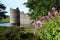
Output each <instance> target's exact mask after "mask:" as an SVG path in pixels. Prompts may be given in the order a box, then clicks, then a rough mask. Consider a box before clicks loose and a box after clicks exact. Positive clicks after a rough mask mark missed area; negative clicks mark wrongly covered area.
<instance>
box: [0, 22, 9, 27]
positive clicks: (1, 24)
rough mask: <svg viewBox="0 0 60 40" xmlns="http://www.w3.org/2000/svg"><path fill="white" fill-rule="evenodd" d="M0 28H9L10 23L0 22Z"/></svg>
mask: <svg viewBox="0 0 60 40" xmlns="http://www.w3.org/2000/svg"><path fill="white" fill-rule="evenodd" d="M0 26H10V23H1V22H0Z"/></svg>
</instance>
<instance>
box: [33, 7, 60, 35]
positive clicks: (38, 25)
mask: <svg viewBox="0 0 60 40" xmlns="http://www.w3.org/2000/svg"><path fill="white" fill-rule="evenodd" d="M58 14H60V12H58V10H56V8H55V7H53V8H52V12H51V11H49V12H48V14H47V15H46V16H40V20H41V21H36V20H35V21H34V24H35V30H34V35H36V33H37V31H36V30H37V29H39V28H42V27H43V26H42V25H43V21H44V20H48V21H49V19H50V18H56V17H57V16H58Z"/></svg>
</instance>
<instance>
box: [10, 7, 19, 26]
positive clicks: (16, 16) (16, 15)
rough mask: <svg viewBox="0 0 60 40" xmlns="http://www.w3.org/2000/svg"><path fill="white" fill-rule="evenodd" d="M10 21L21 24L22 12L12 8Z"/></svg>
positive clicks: (13, 23) (17, 24)
mask: <svg viewBox="0 0 60 40" xmlns="http://www.w3.org/2000/svg"><path fill="white" fill-rule="evenodd" d="M10 23H11V25H14V26H15V25H16V26H19V25H20V12H19V11H18V10H17V9H12V8H11V9H10Z"/></svg>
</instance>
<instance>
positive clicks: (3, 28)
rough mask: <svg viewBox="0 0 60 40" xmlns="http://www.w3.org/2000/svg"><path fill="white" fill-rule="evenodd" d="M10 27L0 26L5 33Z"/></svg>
mask: <svg viewBox="0 0 60 40" xmlns="http://www.w3.org/2000/svg"><path fill="white" fill-rule="evenodd" d="M8 28H9V27H5V26H0V31H5V30H6V29H8Z"/></svg>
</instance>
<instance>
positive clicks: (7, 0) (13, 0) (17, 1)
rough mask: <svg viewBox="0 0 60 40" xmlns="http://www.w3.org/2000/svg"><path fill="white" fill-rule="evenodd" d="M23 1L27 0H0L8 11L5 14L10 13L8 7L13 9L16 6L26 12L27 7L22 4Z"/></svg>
mask: <svg viewBox="0 0 60 40" xmlns="http://www.w3.org/2000/svg"><path fill="white" fill-rule="evenodd" d="M24 2H27V0H1V3H3V4H4V5H5V6H6V11H8V13H7V15H10V8H13V9H15V8H16V7H19V9H20V11H24V12H25V13H27V12H28V10H29V9H28V8H27V7H25V5H23V3H24Z"/></svg>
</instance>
